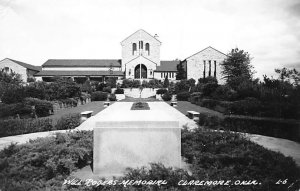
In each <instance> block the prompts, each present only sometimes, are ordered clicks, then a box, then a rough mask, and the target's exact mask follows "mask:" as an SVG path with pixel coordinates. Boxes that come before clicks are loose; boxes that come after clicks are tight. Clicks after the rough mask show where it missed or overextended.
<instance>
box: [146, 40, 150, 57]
mask: <svg viewBox="0 0 300 191" xmlns="http://www.w3.org/2000/svg"><path fill="white" fill-rule="evenodd" d="M146 52H147V54H148V56H149V55H150V45H149V43H146Z"/></svg>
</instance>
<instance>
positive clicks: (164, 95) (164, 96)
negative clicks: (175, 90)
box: [161, 92, 172, 101]
mask: <svg viewBox="0 0 300 191" xmlns="http://www.w3.org/2000/svg"><path fill="white" fill-rule="evenodd" d="M161 98H162V99H163V100H164V101H170V100H171V99H172V95H171V94H169V92H166V93H164V94H163V95H162V97H161Z"/></svg>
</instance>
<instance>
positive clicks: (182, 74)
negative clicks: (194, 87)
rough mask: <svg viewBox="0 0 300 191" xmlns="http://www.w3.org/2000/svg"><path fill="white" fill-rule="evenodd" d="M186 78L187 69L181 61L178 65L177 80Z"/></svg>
mask: <svg viewBox="0 0 300 191" xmlns="http://www.w3.org/2000/svg"><path fill="white" fill-rule="evenodd" d="M183 79H186V75H185V70H184V68H183V64H182V63H180V64H178V65H177V73H176V80H183Z"/></svg>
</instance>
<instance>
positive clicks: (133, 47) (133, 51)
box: [132, 43, 136, 55]
mask: <svg viewBox="0 0 300 191" xmlns="http://www.w3.org/2000/svg"><path fill="white" fill-rule="evenodd" d="M135 51H136V43H133V44H132V55H134V53H135Z"/></svg>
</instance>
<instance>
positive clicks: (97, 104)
mask: <svg viewBox="0 0 300 191" xmlns="http://www.w3.org/2000/svg"><path fill="white" fill-rule="evenodd" d="M104 102H105V101H93V102H89V103H87V104H85V105H80V106H78V107H72V108H68V109H62V110H59V111H58V112H57V113H55V114H54V115H50V116H48V118H52V119H54V121H55V120H58V119H59V118H60V117H61V116H63V115H66V114H71V113H81V112H83V111H93V114H92V115H96V114H97V113H99V112H100V111H102V110H103V109H105V107H104V104H103V103H104ZM113 103H114V102H112V104H113Z"/></svg>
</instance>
